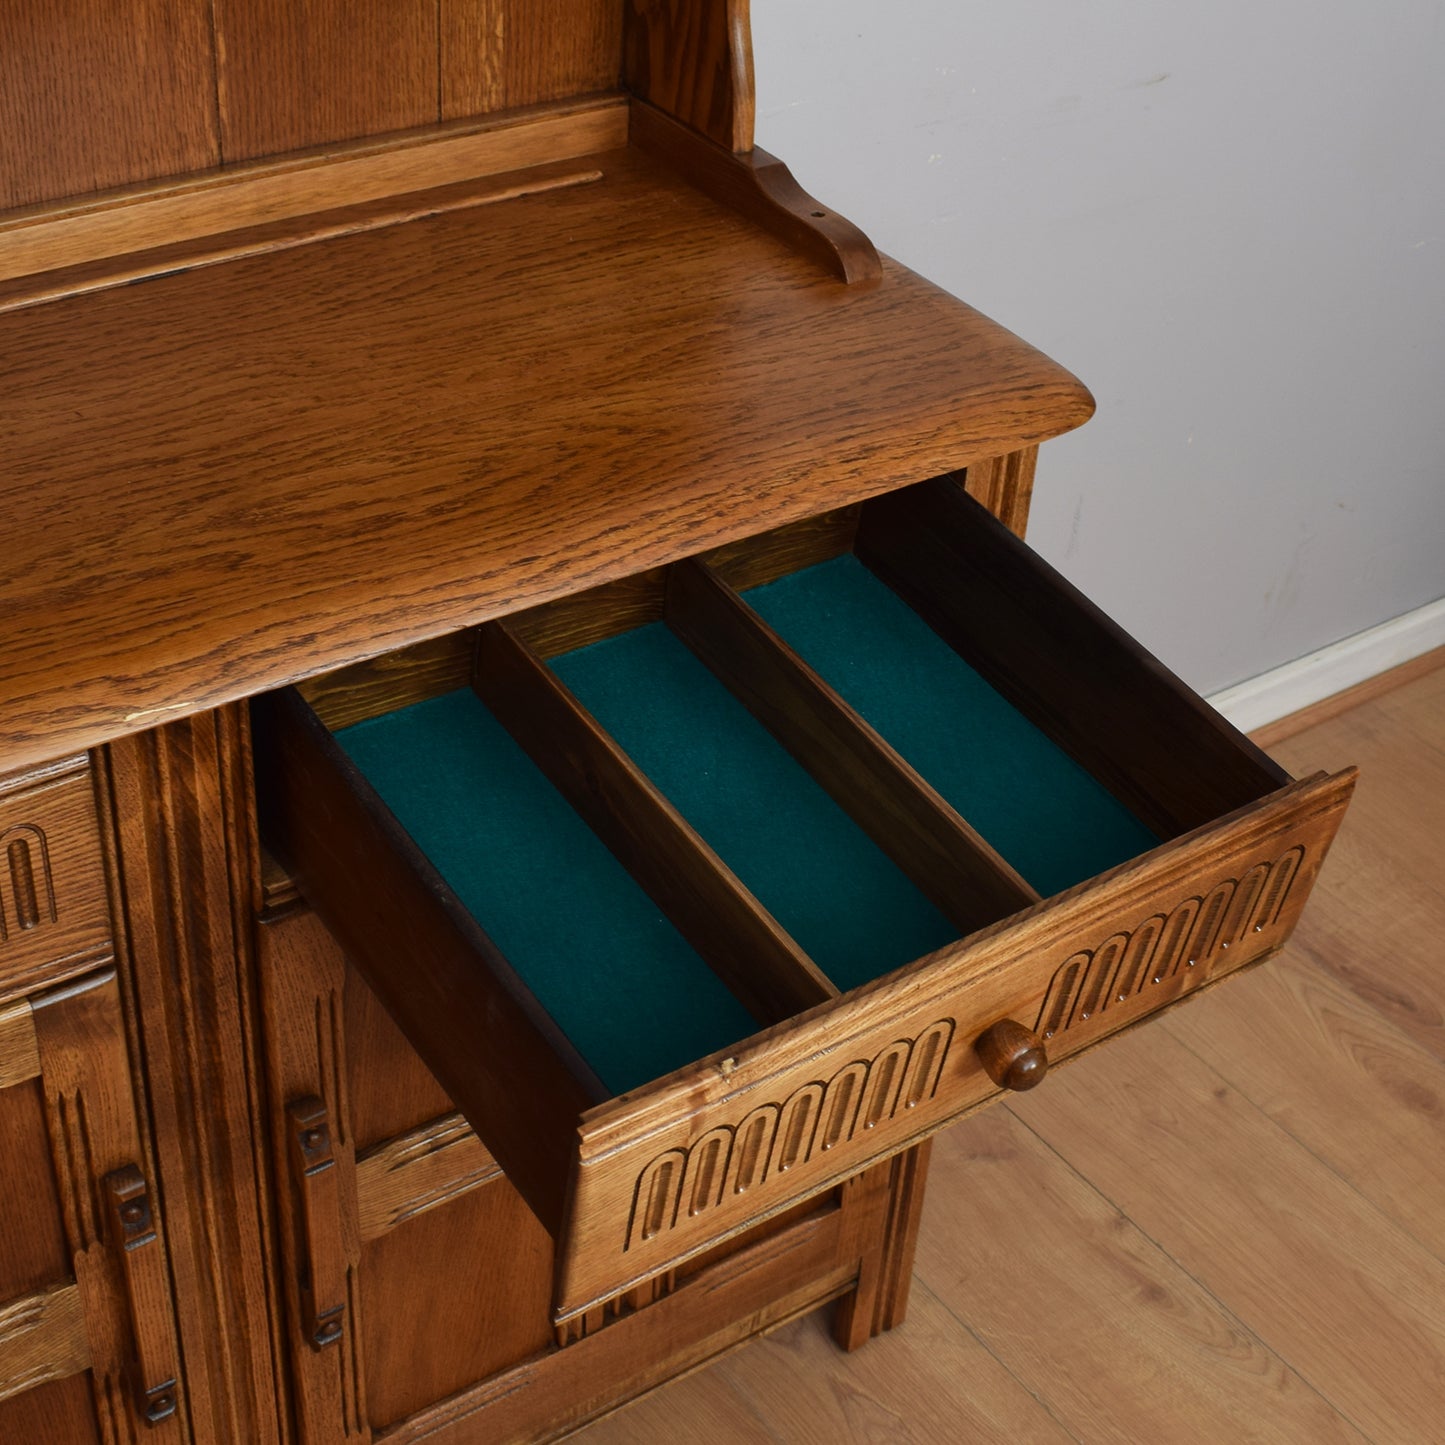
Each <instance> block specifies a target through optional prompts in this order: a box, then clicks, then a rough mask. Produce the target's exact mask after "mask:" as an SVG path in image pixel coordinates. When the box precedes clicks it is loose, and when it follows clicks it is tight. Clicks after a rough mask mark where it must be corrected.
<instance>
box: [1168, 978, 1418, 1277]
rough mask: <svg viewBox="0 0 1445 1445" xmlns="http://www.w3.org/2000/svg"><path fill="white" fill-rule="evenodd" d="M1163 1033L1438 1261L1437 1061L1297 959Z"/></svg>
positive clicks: (1187, 1012) (1185, 1012)
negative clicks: (1207, 1065) (1209, 1065)
mask: <svg viewBox="0 0 1445 1445" xmlns="http://www.w3.org/2000/svg"><path fill="white" fill-rule="evenodd" d="M1160 1027H1162V1028H1166V1029H1168V1030H1169V1032H1170V1033H1171V1034H1173V1036H1174V1037H1175V1038H1177V1039H1178V1040H1179V1041H1180V1042H1181V1043H1183V1044H1185V1045H1187V1046H1188V1047H1189V1048H1190V1049H1191V1050H1192V1051H1193V1052H1194V1053H1195V1054H1197V1055H1198V1056H1200V1057H1201V1058H1204V1059H1209V1060H1211V1061H1212V1062H1213V1064H1214V1067H1215V1068H1216V1069H1217V1070H1218V1071H1219V1074H1220V1076H1221V1077H1222V1078H1223V1079H1225V1080H1226V1082H1228V1083H1229V1084H1230V1085H1231V1087H1233V1088H1235V1089H1237V1090H1238V1091H1239V1092H1240V1093H1241V1094H1243V1095H1244V1096H1245V1097H1246V1098H1247V1099H1248V1100H1249V1101H1250V1102H1251V1103H1252V1104H1254V1105H1255V1106H1256V1107H1257V1108H1259V1109H1262V1110H1263V1111H1264V1112H1265V1113H1266V1114H1268V1115H1269V1117H1270V1118H1271V1119H1272V1120H1274V1122H1275V1123H1277V1124H1278V1125H1279V1126H1280V1127H1281V1128H1283V1129H1284V1130H1285V1131H1286V1132H1287V1133H1288V1134H1290V1135H1291V1136H1292V1137H1293V1138H1294V1139H1296V1140H1298V1141H1299V1142H1300V1143H1301V1144H1302V1145H1304V1147H1305V1148H1307V1149H1308V1150H1309V1151H1310V1152H1311V1153H1312V1154H1314V1155H1315V1156H1316V1158H1318V1159H1320V1160H1322V1161H1323V1162H1324V1163H1326V1164H1328V1165H1329V1166H1330V1167H1331V1168H1332V1169H1333V1170H1335V1172H1336V1173H1338V1174H1339V1175H1340V1177H1341V1178H1342V1179H1345V1180H1347V1181H1348V1182H1349V1183H1350V1184H1351V1185H1352V1186H1353V1187H1354V1188H1355V1189H1356V1190H1358V1191H1359V1192H1360V1193H1361V1194H1363V1195H1364V1196H1365V1197H1366V1198H1367V1199H1369V1201H1370V1202H1371V1203H1372V1204H1373V1205H1374V1206H1375V1207H1376V1208H1377V1209H1378V1210H1380V1211H1381V1213H1383V1214H1386V1215H1388V1216H1389V1217H1390V1218H1391V1219H1392V1220H1393V1221H1394V1222H1395V1223H1396V1224H1398V1225H1400V1226H1401V1227H1402V1228H1403V1229H1405V1230H1406V1231H1407V1232H1408V1233H1410V1234H1411V1235H1413V1236H1414V1238H1415V1239H1416V1240H1417V1241H1419V1243H1421V1244H1422V1245H1424V1246H1425V1248H1427V1249H1428V1250H1430V1252H1431V1253H1432V1254H1434V1255H1435V1257H1436V1258H1437V1259H1441V1260H1445V1068H1442V1066H1441V1063H1440V1060H1439V1059H1438V1058H1436V1057H1435V1056H1434V1055H1433V1054H1431V1053H1429V1052H1428V1051H1426V1050H1425V1049H1422V1048H1421V1047H1420V1046H1419V1045H1418V1044H1416V1043H1414V1042H1413V1041H1412V1040H1411V1039H1410V1038H1409V1037H1408V1036H1407V1035H1406V1034H1405V1033H1403V1032H1402V1031H1401V1030H1400V1029H1398V1028H1396V1027H1395V1026H1394V1025H1393V1024H1391V1023H1389V1022H1388V1021H1387V1020H1386V1019H1385V1018H1383V1017H1381V1015H1380V1014H1378V1013H1377V1012H1376V1011H1375V1010H1374V1009H1372V1008H1369V1007H1367V1006H1364V1005H1363V1004H1362V1001H1361V1000H1360V999H1359V998H1358V997H1357V996H1356V995H1355V994H1354V993H1352V992H1351V991H1350V990H1349V989H1347V988H1346V987H1344V985H1342V984H1341V983H1340V982H1339V980H1338V979H1336V978H1335V977H1334V976H1333V975H1332V974H1330V973H1329V972H1327V971H1325V970H1322V969H1321V968H1319V967H1318V966H1317V965H1316V964H1315V963H1314V962H1312V960H1311V959H1310V958H1309V957H1308V956H1306V955H1305V954H1304V953H1303V952H1301V951H1298V950H1294V949H1286V950H1285V952H1284V954H1283V955H1282V956H1281V957H1280V958H1279V959H1278V960H1277V961H1276V962H1275V963H1273V964H1272V965H1270V966H1268V967H1265V968H1260V969H1256V970H1254V971H1253V972H1252V973H1250V974H1249V975H1248V976H1247V977H1245V978H1241V979H1240V980H1239V981H1238V982H1237V983H1234V984H1231V985H1230V987H1228V988H1221V989H1214V990H1212V991H1211V992H1209V993H1207V994H1205V995H1204V996H1203V997H1201V998H1200V999H1199V1000H1198V1001H1197V1003H1194V1004H1191V1005H1190V1007H1189V1008H1187V1009H1179V1010H1177V1011H1176V1012H1175V1013H1174V1015H1173V1016H1172V1017H1171V1018H1170V1019H1169V1020H1168V1021H1166V1022H1165V1023H1163V1024H1161V1025H1160Z"/></svg>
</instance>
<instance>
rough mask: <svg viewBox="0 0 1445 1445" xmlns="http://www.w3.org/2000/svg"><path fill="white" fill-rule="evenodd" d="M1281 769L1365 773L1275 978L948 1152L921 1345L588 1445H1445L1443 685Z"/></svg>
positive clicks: (780, 1364)
mask: <svg viewBox="0 0 1445 1445" xmlns="http://www.w3.org/2000/svg"><path fill="white" fill-rule="evenodd" d="M1272 751H1273V752H1274V753H1275V755H1276V756H1277V757H1279V758H1280V759H1281V760H1282V761H1283V762H1284V763H1285V765H1286V766H1287V767H1289V768H1290V769H1291V770H1292V771H1293V772H1294V773H1295V774H1296V775H1299V774H1304V773H1308V772H1311V771H1313V770H1314V769H1316V768H1332V767H1338V766H1340V765H1341V764H1344V763H1350V762H1353V763H1357V764H1359V766H1360V769H1361V778H1360V783H1359V788H1358V791H1357V793H1356V795H1355V800H1354V803H1353V804H1352V806H1351V809H1350V812H1349V814H1348V815H1347V817H1346V819H1345V823H1344V827H1343V829H1342V830H1341V833H1340V836H1339V839H1338V841H1337V843H1336V845H1335V848H1334V850H1333V852H1332V853H1331V855H1330V858H1329V860H1328V862H1327V863H1326V866H1325V869H1324V872H1323V875H1322V877H1321V879H1320V881H1319V883H1318V885H1317V887H1316V890H1315V893H1314V897H1313V900H1312V902H1311V904H1310V907H1309V908H1308V909H1307V911H1306V913H1305V917H1304V921H1303V922H1302V923H1301V925H1300V927H1299V928H1298V930H1297V932H1296V934H1295V937H1294V939H1293V940H1292V942H1291V943H1290V945H1289V947H1288V948H1287V949H1286V950H1285V951H1284V953H1283V954H1282V955H1281V956H1280V957H1279V958H1278V959H1276V960H1274V961H1273V962H1271V963H1268V964H1265V965H1264V966H1263V967H1262V968H1259V969H1256V970H1254V971H1252V972H1251V973H1249V974H1247V975H1246V976H1244V977H1242V978H1240V979H1238V980H1236V981H1233V982H1231V983H1229V984H1226V985H1224V986H1223V987H1221V988H1218V989H1215V990H1213V991H1212V992H1210V993H1208V994H1207V995H1205V996H1203V997H1201V998H1199V999H1197V1000H1195V1001H1193V1002H1190V1003H1187V1004H1185V1005H1184V1006H1183V1007H1181V1008H1178V1009H1176V1010H1174V1012H1173V1013H1171V1014H1170V1015H1169V1016H1168V1018H1167V1019H1165V1020H1162V1021H1160V1022H1157V1023H1155V1024H1152V1025H1150V1026H1148V1027H1145V1028H1142V1029H1139V1030H1136V1031H1134V1032H1133V1033H1132V1034H1131V1035H1129V1036H1127V1037H1126V1038H1123V1039H1120V1040H1119V1041H1117V1042H1116V1043H1114V1044H1112V1045H1110V1046H1109V1047H1108V1048H1105V1049H1103V1050H1100V1051H1098V1052H1095V1053H1094V1054H1092V1055H1090V1056H1089V1057H1088V1058H1086V1059H1082V1060H1080V1061H1079V1062H1078V1063H1077V1064H1075V1065H1073V1066H1071V1067H1070V1068H1068V1069H1066V1070H1063V1071H1061V1072H1060V1073H1059V1074H1058V1075H1057V1077H1055V1078H1052V1079H1050V1080H1048V1081H1047V1082H1046V1084H1045V1086H1044V1087H1043V1088H1041V1089H1040V1090H1038V1092H1037V1093H1035V1094H1032V1095H1026V1096H1021V1097H1020V1098H1018V1100H1017V1101H1016V1102H1011V1103H1009V1104H1007V1105H1002V1106H999V1107H996V1108H994V1109H991V1110H988V1111H986V1112H985V1113H983V1114H981V1115H978V1116H976V1117H975V1118H973V1119H971V1120H968V1121H965V1122H964V1123H962V1124H959V1125H956V1126H955V1127H954V1128H953V1129H951V1130H948V1131H946V1132H944V1133H943V1134H941V1135H940V1136H939V1137H938V1139H937V1141H936V1144H935V1148H934V1154H933V1171H932V1177H931V1182H930V1187H929V1191H928V1201H927V1205H926V1208H925V1212H924V1217H923V1230H922V1238H921V1242H920V1245H919V1251H918V1260H917V1269H916V1273H915V1276H914V1282H913V1295H912V1304H911V1307H910V1312H909V1318H908V1321H907V1323H906V1324H905V1325H904V1326H903V1327H902V1328H901V1329H899V1330H896V1331H894V1332H893V1333H892V1334H891V1335H887V1336H884V1337H883V1338H881V1339H878V1340H875V1341H873V1342H872V1343H871V1344H870V1345H868V1346H867V1347H865V1348H864V1349H863V1350H861V1351H859V1352H858V1353H856V1354H854V1355H851V1356H849V1355H843V1354H841V1353H839V1352H838V1351H837V1350H836V1349H835V1348H834V1347H833V1345H832V1343H831V1342H830V1340H829V1338H828V1335H827V1333H826V1330H825V1328H824V1322H823V1321H822V1319H821V1318H818V1317H813V1318H808V1319H804V1320H799V1321H796V1322H794V1323H793V1324H791V1325H788V1326H786V1327H785V1328H783V1329H781V1330H779V1331H778V1332H776V1333H775V1334H774V1335H772V1336H771V1337H769V1338H768V1339H766V1340H761V1341H758V1342H756V1343H754V1344H752V1345H750V1346H748V1347H747V1348H746V1349H744V1350H741V1351H739V1352H738V1353H736V1354H734V1355H732V1356H730V1357H729V1358H727V1359H726V1360H723V1361H721V1362H719V1363H718V1364H717V1365H715V1366H713V1367H712V1368H710V1369H708V1370H705V1371H703V1372H701V1373H699V1374H697V1375H694V1376H692V1377H691V1378H690V1379H687V1380H683V1381H680V1382H678V1383H677V1384H674V1385H672V1386H670V1387H668V1388H666V1389H664V1390H662V1391H659V1392H658V1393H657V1394H655V1395H653V1396H651V1397H649V1398H647V1399H645V1400H642V1401H640V1402H638V1403H637V1404H635V1405H633V1406H632V1407H630V1408H629V1409H627V1410H624V1411H621V1412H619V1413H618V1414H616V1415H614V1416H613V1417H611V1418H610V1419H608V1420H604V1421H602V1422H600V1423H599V1424H597V1425H594V1426H593V1427H591V1428H590V1429H589V1430H587V1431H585V1432H583V1433H582V1435H580V1436H579V1437H576V1438H579V1439H582V1440H585V1442H586V1445H650V1442H658V1445H661V1442H667V1445H675V1442H677V1441H679V1440H686V1441H689V1442H701V1445H710V1442H729V1445H731V1442H742V1445H747V1442H754V1441H756V1442H760V1445H762V1442H773V1445H776V1442H782V1445H813V1442H819V1445H852V1442H862V1441H868V1442H888V1445H894V1442H926V1445H934V1442H954V1441H957V1442H969V1441H978V1442H993V1441H1000V1442H1005V1441H1006V1442H1009V1445H1035V1442H1038V1445H1051V1442H1055V1441H1070V1440H1074V1441H1088V1442H1100V1445H1103V1442H1116V1441H1117V1442H1128V1445H1139V1442H1195V1441H1199V1442H1216V1441H1217V1442H1236V1441H1260V1442H1266V1445H1269V1442H1300V1445H1325V1442H1334V1441H1341V1442H1343V1441H1353V1442H1359V1441H1371V1442H1374V1445H1415V1442H1420V1445H1439V1442H1445V668H1442V669H1437V670H1436V671H1434V672H1431V673H1429V674H1428V675H1426V676H1424V677H1420V678H1417V679H1415V680H1413V681H1410V682H1408V683H1406V684H1404V685H1402V686H1399V687H1397V688H1395V689H1394V690H1392V691H1389V692H1387V693H1384V694H1383V695H1380V696H1377V697H1375V698H1373V699H1371V700H1369V701H1367V702H1365V703H1363V704H1361V705H1359V706H1356V707H1354V708H1352V709H1351V710H1350V711H1348V712H1346V713H1344V714H1342V715H1340V716H1337V717H1334V718H1331V719H1329V720H1327V721H1324V722H1321V723H1318V724H1317V725H1315V726H1313V727H1310V728H1309V729H1308V730H1307V731H1305V732H1302V733H1299V734H1298V735H1296V736H1294V737H1292V738H1289V739H1288V740H1286V741H1284V742H1280V743H1276V744H1275V745H1274V746H1273V748H1272Z"/></svg>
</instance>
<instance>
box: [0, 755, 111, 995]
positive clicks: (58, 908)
mask: <svg viewBox="0 0 1445 1445" xmlns="http://www.w3.org/2000/svg"><path fill="white" fill-rule="evenodd" d="M110 951H111V936H110V919H109V908H108V904H107V899H106V883H105V868H104V864H103V862H102V857H101V846H100V829H99V825H98V823H97V819H96V810H95V794H94V791H93V787H92V781H91V773H90V767H89V765H88V763H87V762H86V760H85V759H84V758H78V759H74V760H71V761H70V762H68V763H65V764H62V765H59V766H57V767H55V768H51V769H46V770H44V771H43V772H41V773H32V774H29V775H27V776H24V777H20V778H12V779H9V780H6V781H4V782H0V996H5V995H12V994H16V993H21V992H24V991H26V990H29V989H31V988H34V987H37V986H38V985H40V984H43V983H49V982H53V981H55V980H57V979H60V978H65V977H68V976H70V975H72V974H76V973H79V972H81V971H82V970H84V969H86V968H88V967H91V966H93V965H94V964H96V963H99V962H103V961H105V960H106V959H108V958H109V956H110Z"/></svg>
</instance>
